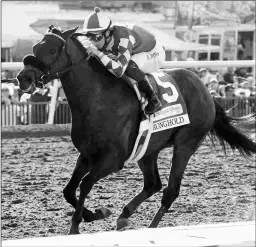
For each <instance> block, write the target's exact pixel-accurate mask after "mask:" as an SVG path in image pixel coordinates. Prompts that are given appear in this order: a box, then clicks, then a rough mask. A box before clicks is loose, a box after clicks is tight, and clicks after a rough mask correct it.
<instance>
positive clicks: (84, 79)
mask: <svg viewBox="0 0 256 247" xmlns="http://www.w3.org/2000/svg"><path fill="white" fill-rule="evenodd" d="M76 30H77V28H75V29H70V30H67V31H65V32H64V31H61V30H59V29H57V28H53V27H51V28H50V29H49V30H48V32H47V33H46V34H45V35H44V36H43V38H42V40H41V41H40V42H38V43H37V44H36V45H35V46H34V47H33V53H34V56H32V55H28V56H26V57H25V58H24V59H23V63H24V65H25V67H24V68H23V69H22V70H21V71H20V72H19V74H18V75H17V79H18V80H19V83H20V88H21V89H22V90H25V91H27V92H29V91H33V89H32V88H33V87H35V85H38V84H40V83H42V82H43V83H47V82H49V81H50V80H51V79H53V78H60V80H61V83H62V86H63V89H64V92H65V94H66V97H67V101H68V104H69V107H70V110H71V114H72V126H71V139H72V142H73V144H74V146H75V147H76V148H77V150H78V151H79V153H80V154H79V157H78V159H77V162H76V166H75V169H74V171H73V174H72V176H71V179H70V181H69V182H68V184H67V185H66V186H65V188H64V190H63V193H64V197H65V199H66V200H67V202H68V203H70V204H71V205H72V206H73V207H74V208H75V212H74V214H73V216H72V224H71V228H70V231H69V234H78V233H79V224H80V223H81V221H82V218H83V219H84V220H85V221H86V222H91V221H94V220H99V219H102V218H105V217H108V216H109V214H110V211H109V210H108V209H106V208H100V209H98V210H96V211H95V212H92V211H90V210H89V209H87V208H86V207H84V203H85V198H86V196H87V195H88V193H89V192H90V190H91V189H92V187H93V185H94V184H95V183H96V182H97V181H99V180H100V179H102V178H104V177H106V176H108V175H109V174H111V173H113V172H117V171H119V170H121V169H122V168H123V166H124V163H125V161H126V160H127V159H128V157H129V155H130V154H131V152H132V149H133V146H134V142H135V140H136V137H137V134H138V130H139V124H140V121H141V118H142V115H143V114H142V110H141V105H140V103H139V101H138V99H137V97H136V94H135V92H134V90H133V89H132V88H131V87H130V86H128V84H127V83H126V82H125V81H124V80H123V79H122V78H116V77H115V76H113V75H112V74H111V73H109V72H108V70H107V69H106V68H105V67H104V66H103V65H102V64H101V63H100V61H98V60H97V59H96V58H94V57H88V54H87V53H86V50H85V49H84V48H82V46H81V45H80V44H79V43H78V42H77V40H76V35H78V34H77V33H76ZM168 78H169V79H170V81H171V80H174V81H175V82H176V83H177V85H178V87H179V89H180V92H181V94H182V97H183V98H184V101H185V103H186V106H187V111H188V115H189V118H190V124H187V125H183V126H180V127H175V128H171V129H168V130H164V131H160V132H156V133H153V134H152V136H151V139H150V142H149V145H148V148H147V150H146V153H145V155H144V156H143V157H142V158H141V159H140V160H139V161H138V165H139V167H140V169H141V171H142V173H143V178H144V186H143V189H142V190H141V192H139V193H138V194H137V195H136V196H135V197H134V198H133V199H132V200H131V201H130V202H129V203H128V204H127V205H126V206H125V207H124V208H123V210H122V213H121V214H120V216H119V217H118V219H117V227H116V229H121V228H123V227H125V226H127V225H128V218H129V217H130V216H131V215H132V214H133V213H134V212H135V210H136V208H137V207H138V206H139V205H140V204H141V203H142V202H143V201H145V200H146V199H147V198H149V197H150V196H152V195H153V194H154V193H156V192H158V191H160V189H161V187H162V184H161V180H160V177H159V173H158V167H157V159H158V154H159V152H160V151H161V150H162V149H164V148H166V147H171V146H173V157H172V166H171V171H170V175H169V180H168V185H167V187H166V188H165V189H164V190H163V196H162V200H161V207H160V208H159V210H158V212H156V214H155V216H154V218H153V220H152V222H151V223H150V225H149V227H157V226H158V224H159V222H160V221H161V219H162V217H163V216H164V214H165V213H166V212H167V211H168V209H169V208H170V207H171V205H172V203H173V202H174V201H175V199H176V198H177V197H178V196H179V192H180V186H181V181H182V177H183V174H184V171H185V168H186V166H187V164H188V161H189V159H190V158H191V156H192V155H193V154H194V153H195V152H196V150H197V149H198V147H199V146H200V144H201V143H202V142H203V140H204V139H205V138H206V136H207V135H209V137H210V138H211V139H212V140H213V141H214V140H215V139H216V137H217V139H219V140H220V144H221V146H222V147H223V149H224V151H225V150H226V148H227V147H228V145H229V146H230V147H231V149H232V150H235V149H237V150H238V151H239V152H240V153H241V154H243V155H244V156H251V155H253V154H254V153H256V143H254V142H253V141H252V140H251V139H250V138H249V137H247V136H246V135H245V134H243V133H242V131H241V130H240V129H238V128H236V127H235V125H234V123H235V122H239V121H242V120H243V121H246V120H247V119H248V118H249V117H248V118H243V119H239V118H232V117H231V116H229V115H228V114H227V113H226V112H225V110H224V109H223V108H222V106H221V105H219V104H218V103H217V101H216V100H214V99H213V98H212V97H211V95H210V94H209V92H208V90H207V89H206V87H205V86H204V85H203V83H202V82H201V80H200V79H199V77H198V76H197V75H196V74H194V73H193V72H191V71H189V70H186V69H173V70H171V71H168ZM78 186H80V195H79V198H78V199H77V198H76V189H77V188H78Z"/></svg>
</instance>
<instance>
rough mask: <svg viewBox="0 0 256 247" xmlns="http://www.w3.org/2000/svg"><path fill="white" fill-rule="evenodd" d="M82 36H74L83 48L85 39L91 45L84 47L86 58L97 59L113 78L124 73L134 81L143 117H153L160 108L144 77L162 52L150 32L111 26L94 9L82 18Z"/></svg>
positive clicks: (159, 61) (160, 59)
mask: <svg viewBox="0 0 256 247" xmlns="http://www.w3.org/2000/svg"><path fill="white" fill-rule="evenodd" d="M82 33H83V34H85V37H83V36H78V37H77V39H78V40H79V41H80V43H81V44H82V45H83V41H85V39H87V40H88V39H90V41H91V42H92V44H93V45H94V46H91V47H86V49H87V52H88V54H89V55H93V56H96V57H98V58H99V60H100V61H101V62H102V64H104V65H105V67H106V68H107V69H108V70H109V71H110V72H111V73H112V74H114V75H115V76H116V77H118V78H119V77H122V75H123V74H124V73H125V74H126V75H127V76H129V77H131V78H132V79H134V80H135V81H137V82H138V87H139V90H140V91H142V92H144V93H145V95H146V97H147V99H148V105H147V106H146V108H145V113H146V114H153V113H154V112H155V111H157V110H158V109H160V108H161V102H160V101H159V99H158V97H157V95H156V93H155V92H154V89H153V87H152V86H151V84H150V83H149V81H148V80H147V77H146V75H145V73H149V72H154V71H156V70H157V69H159V67H160V66H161V64H162V63H163V62H164V61H165V51H164V49H163V47H162V46H160V45H158V44H157V43H156V40H155V37H154V36H153V35H152V34H151V33H149V32H148V31H146V30H145V29H143V28H141V27H139V26H134V27H133V28H128V27H126V26H119V25H112V21H111V19H110V18H109V17H108V16H106V15H104V14H102V13H100V8H98V7H96V8H95V9H94V12H93V13H92V14H91V15H89V16H88V17H87V18H86V19H85V21H84V25H83V31H82ZM85 44H86V43H85ZM87 44H88V43H87ZM142 70H143V71H142Z"/></svg>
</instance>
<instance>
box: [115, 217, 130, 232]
mask: <svg viewBox="0 0 256 247" xmlns="http://www.w3.org/2000/svg"><path fill="white" fill-rule="evenodd" d="M128 225H129V220H128V219H126V218H119V219H117V221H116V230H117V231H118V230H120V229H122V228H124V227H126V226H128Z"/></svg>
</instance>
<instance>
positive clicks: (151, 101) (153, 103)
mask: <svg viewBox="0 0 256 247" xmlns="http://www.w3.org/2000/svg"><path fill="white" fill-rule="evenodd" d="M125 74H126V75H128V76H129V77H131V78H132V79H134V80H135V81H137V82H138V87H139V90H140V91H141V92H143V93H145V95H146V97H147V99H148V105H147V106H146V108H145V113H146V114H153V113H154V112H155V111H157V110H158V109H160V108H161V102H160V101H159V99H158V97H157V95H156V93H155V91H154V89H153V87H152V86H151V84H150V82H149V81H148V80H147V77H146V75H145V73H144V72H143V71H142V70H140V69H139V67H138V66H137V64H136V63H135V62H134V61H132V60H130V62H129V64H128V67H127V69H126V71H125Z"/></svg>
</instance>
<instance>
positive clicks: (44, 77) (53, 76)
mask: <svg viewBox="0 0 256 247" xmlns="http://www.w3.org/2000/svg"><path fill="white" fill-rule="evenodd" d="M45 35H50V36H54V37H56V38H58V39H59V40H61V41H62V42H63V43H64V45H65V46H66V45H67V42H66V40H64V39H63V38H62V37H61V36H60V35H58V34H55V33H46V34H45ZM62 52H64V49H63V51H62ZM66 52H67V54H68V56H69V58H70V54H69V52H68V51H66ZM59 56H60V55H59ZM89 59H90V56H88V57H87V58H85V59H83V60H81V61H79V62H77V63H75V64H72V65H71V66H69V67H67V68H65V69H63V70H61V71H58V72H54V73H47V74H44V75H42V76H41V80H42V82H41V83H42V84H44V85H45V84H47V83H48V82H49V81H51V80H54V79H59V78H60V77H61V76H62V75H64V74H66V73H67V72H69V71H70V70H72V69H73V68H74V67H75V66H77V65H78V64H80V63H83V62H86V61H88V60H89ZM57 61H58V59H57V60H56V61H55V62H54V63H53V64H52V65H51V66H50V67H52V66H53V65H54V64H55V63H56V62H57Z"/></svg>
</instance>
